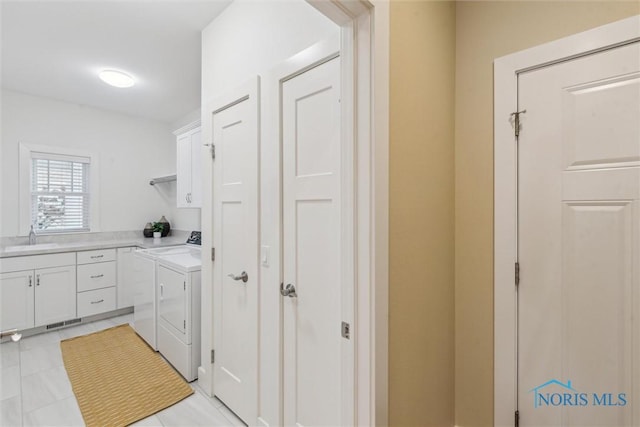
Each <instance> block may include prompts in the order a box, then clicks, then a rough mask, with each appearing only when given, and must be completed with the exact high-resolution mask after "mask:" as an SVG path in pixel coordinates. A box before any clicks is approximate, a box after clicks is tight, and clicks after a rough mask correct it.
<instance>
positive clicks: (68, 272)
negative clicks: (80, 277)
mask: <svg viewBox="0 0 640 427" xmlns="http://www.w3.org/2000/svg"><path fill="white" fill-rule="evenodd" d="M35 284H36V286H35V326H36V327H37V326H42V325H47V324H50V323H55V322H60V321H63V320H69V319H73V318H74V317H76V266H75V265H72V266H65V267H52V268H41V269H39V270H35Z"/></svg>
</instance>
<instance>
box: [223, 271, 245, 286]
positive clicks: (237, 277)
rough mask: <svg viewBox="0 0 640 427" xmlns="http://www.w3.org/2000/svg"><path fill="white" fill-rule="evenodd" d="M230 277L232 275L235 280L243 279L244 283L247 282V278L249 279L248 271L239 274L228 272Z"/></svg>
mask: <svg viewBox="0 0 640 427" xmlns="http://www.w3.org/2000/svg"><path fill="white" fill-rule="evenodd" d="M227 276H228V277H231V278H232V279H233V280H242V281H243V282H244V283H247V280H249V275H248V274H247V272H246V271H243V272H242V273H240V275H239V276H236V275H234V274H232V273H229V274H227Z"/></svg>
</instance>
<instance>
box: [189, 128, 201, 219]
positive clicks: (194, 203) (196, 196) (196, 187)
mask: <svg viewBox="0 0 640 427" xmlns="http://www.w3.org/2000/svg"><path fill="white" fill-rule="evenodd" d="M200 141H201V139H200V129H197V130H194V131H193V133H192V134H191V195H190V196H189V201H190V202H191V203H190V204H189V206H190V207H192V208H199V207H202V144H201V142H200Z"/></svg>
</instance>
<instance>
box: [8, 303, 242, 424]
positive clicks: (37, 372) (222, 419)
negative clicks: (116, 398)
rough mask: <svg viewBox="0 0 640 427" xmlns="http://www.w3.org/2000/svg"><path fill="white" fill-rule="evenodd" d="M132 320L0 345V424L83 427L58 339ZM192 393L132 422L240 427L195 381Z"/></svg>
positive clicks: (129, 316) (116, 320)
mask: <svg viewBox="0 0 640 427" xmlns="http://www.w3.org/2000/svg"><path fill="white" fill-rule="evenodd" d="M131 322H133V315H132V314H127V315H124V316H120V317H114V318H111V319H105V320H100V321H97V322H93V323H87V324H84V325H79V326H74V327H72V328H67V329H62V330H59V331H53V332H47V333H44V334H40V335H34V336H32V337H26V338H23V339H22V340H21V341H20V342H19V343H13V342H7V343H3V344H0V426H7V427H19V426H25V427H26V426H83V425H84V422H83V420H82V415H81V414H80V409H79V408H78V404H77V402H76V398H75V396H74V395H73V391H72V390H71V383H70V382H69V377H68V376H67V371H66V370H65V368H64V364H63V363H62V353H61V352H60V340H63V339H66V338H72V337H77V336H80V335H85V334H89V333H91V332H97V331H100V330H102V329H106V328H110V327H112V326H116V325H121V324H123V323H131ZM190 385H191V387H192V388H193V389H194V390H195V393H194V394H193V395H191V396H189V397H188V398H186V399H184V400H183V401H181V402H179V403H177V404H175V405H173V406H171V407H169V408H167V409H165V410H163V411H160V412H158V413H157V414H155V415H152V416H150V417H148V418H145V419H144V420H141V421H139V422H137V423H135V424H133V425H134V426H215V427H226V426H244V424H243V423H242V421H240V419H239V418H238V417H236V416H235V415H234V414H233V413H232V412H231V411H230V410H229V409H228V408H227V407H226V406H224V405H223V404H222V402H220V401H219V400H218V399H216V398H210V397H208V396H206V395H205V394H204V393H203V392H202V390H201V389H200V388H199V387H198V385H197V381H194V382H192V383H191V384H190Z"/></svg>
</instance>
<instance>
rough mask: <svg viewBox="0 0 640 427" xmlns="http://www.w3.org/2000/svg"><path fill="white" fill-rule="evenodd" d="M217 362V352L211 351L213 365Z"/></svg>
mask: <svg viewBox="0 0 640 427" xmlns="http://www.w3.org/2000/svg"><path fill="white" fill-rule="evenodd" d="M215 361H216V351H215V350H211V363H214V362H215Z"/></svg>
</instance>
